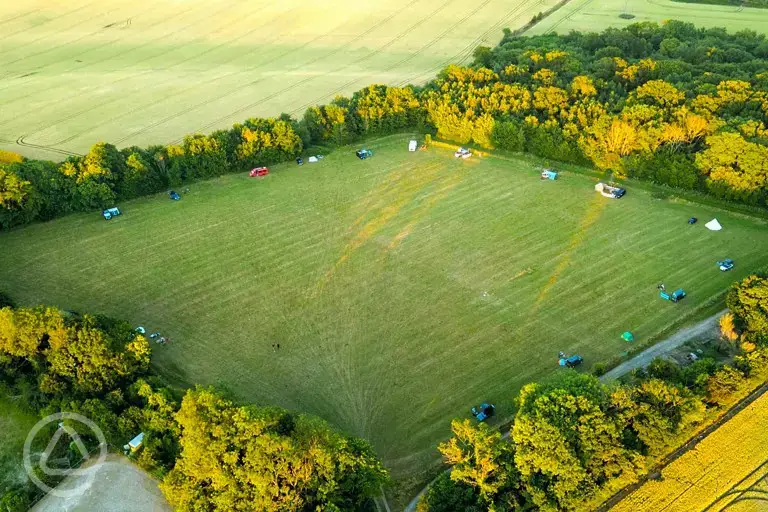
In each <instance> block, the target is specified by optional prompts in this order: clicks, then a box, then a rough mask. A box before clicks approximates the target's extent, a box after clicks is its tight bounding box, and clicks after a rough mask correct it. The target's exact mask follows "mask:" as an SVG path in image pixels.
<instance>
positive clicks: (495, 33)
mask: <svg viewBox="0 0 768 512" xmlns="http://www.w3.org/2000/svg"><path fill="white" fill-rule="evenodd" d="M556 2H557V0H482V1H478V2H458V1H453V0H415V1H412V0H389V1H387V2H359V1H354V0H318V1H314V2H305V1H302V0H281V1H279V2H271V1H265V0H253V1H244V0H218V1H215V2H211V1H209V0H185V1H183V2H179V1H176V0H130V1H129V0H111V1H109V2H94V1H92V0H73V1H71V2H61V1H55V0H25V1H22V2H12V1H6V2H0V28H1V29H2V30H0V70H2V73H1V74H0V112H2V117H1V118H0V148H2V149H6V150H11V151H17V152H19V153H22V154H24V155H25V156H27V157H35V158H47V159H58V160H61V159H64V158H65V157H66V156H67V154H68V153H69V152H76V153H85V152H86V151H87V150H88V148H89V147H90V146H91V145H92V144H93V143H95V142H97V141H106V142H110V143H113V144H115V145H117V146H118V147H126V146H131V145H139V146H146V145H149V144H167V143H170V142H173V141H176V140H180V139H181V138H182V137H183V136H184V135H186V134H188V133H194V132H201V131H202V132H211V131H213V130H215V129H218V128H228V127H230V126H231V125H232V124H233V123H235V122H242V121H243V120H245V119H247V118H249V117H256V116H262V117H265V116H277V115H279V114H280V113H281V112H289V113H291V114H293V115H295V116H298V117H300V116H301V115H302V114H303V113H304V111H305V110H306V108H307V107H308V106H311V105H315V104H317V103H323V102H327V101H329V100H331V99H332V98H333V97H334V96H336V95H337V94H347V95H348V94H350V93H352V92H354V91H356V90H359V89H361V88H363V87H366V86H368V85H370V84H372V83H385V84H388V85H405V84H408V83H422V82H424V81H426V80H428V79H431V78H433V77H434V75H435V74H436V73H437V72H438V71H439V70H440V69H441V68H442V67H444V66H446V65H447V64H449V63H461V62H464V61H466V60H468V59H470V58H471V55H472V51H473V50H474V49H475V47H476V46H478V45H481V44H483V45H486V46H494V45H496V43H498V41H499V40H500V39H501V37H502V35H503V34H502V29H504V28H507V27H509V28H511V29H514V28H517V27H520V26H522V25H524V24H525V23H527V22H528V21H529V20H530V19H531V17H533V16H534V15H535V14H536V13H538V12H539V11H542V10H546V9H548V8H549V7H551V6H552V5H554V4H555V3H556Z"/></svg>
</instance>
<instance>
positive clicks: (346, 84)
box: [291, 0, 527, 115]
mask: <svg viewBox="0 0 768 512" xmlns="http://www.w3.org/2000/svg"><path fill="white" fill-rule="evenodd" d="M491 1H492V0H486V1H485V2H484V3H483V4H482V5H480V6H479V7H477V8H475V9H474V10H473V11H471V12H470V13H469V14H467V15H466V16H465V17H464V18H462V19H461V20H459V21H458V22H456V23H454V24H453V25H451V26H450V27H449V28H448V29H447V30H446V31H444V32H443V33H441V34H440V35H439V36H437V38H435V39H433V40H432V41H430V42H429V43H428V44H426V45H424V46H422V47H421V48H419V49H418V50H417V51H415V52H413V53H411V54H410V55H409V56H407V57H405V58H403V59H401V60H399V61H398V62H396V63H395V64H393V65H392V68H397V67H399V66H401V65H403V64H405V63H406V62H409V61H410V60H412V59H413V58H414V57H416V56H418V55H421V54H422V52H423V51H424V50H426V49H428V48H431V47H432V46H434V45H435V44H437V43H438V42H439V41H440V40H442V39H443V38H444V37H445V35H446V34H447V33H450V32H452V31H453V30H454V29H455V28H456V27H458V26H460V25H461V24H463V23H464V22H465V21H466V20H468V19H469V18H471V17H472V16H474V15H475V14H477V12H478V11H480V10H481V9H483V8H484V7H485V6H486V5H488V4H489V3H490V2H491ZM526 1H527V0H526ZM450 3H452V0H449V1H448V2H446V4H443V6H441V7H440V8H439V9H438V11H442V10H443V8H444V7H445V6H446V5H447V4H450ZM431 16H434V13H433V14H430V17H431ZM420 24H421V23H419V25H420ZM489 31H490V29H489ZM486 33H487V32H486ZM396 39H399V38H396ZM475 41H477V39H475ZM393 42H394V41H393ZM389 44H391V43H389ZM389 44H388V45H387V46H389ZM469 46H473V43H470V45H469ZM465 48H466V47H465ZM379 51H380V50H378V51H376V52H374V54H376V53H379ZM463 51H464V50H462V51H461V52H459V53H460V54H461V53H462V52H463ZM374 54H371V55H369V56H366V57H364V58H361V59H358V61H355V62H353V63H352V64H356V63H357V62H359V61H361V60H366V59H368V58H370V57H371V56H373V55H374ZM453 58H454V57H451V59H449V60H452V59H453ZM348 66H349V65H347V66H345V68H346V67H348ZM443 66H444V63H443V64H441V65H440V66H438V67H437V68H434V69H440V68H442V67H443ZM345 68H342V69H345ZM430 73H431V72H430ZM418 76H422V75H421V74H420V75H418ZM410 80H411V78H408V79H407V80H406V81H405V82H407V81H410ZM359 81H360V78H355V79H354V80H350V81H349V82H347V83H345V84H344V85H342V86H341V87H338V88H337V89H336V90H334V91H332V92H330V93H327V94H324V95H323V96H319V97H317V98H315V99H314V100H312V101H309V102H307V103H305V104H304V105H302V106H300V107H298V108H296V109H294V110H292V111H291V114H292V115H296V114H298V113H300V112H302V111H303V110H305V109H307V108H308V107H309V106H311V105H313V104H317V103H318V102H319V101H322V99H323V98H327V97H329V96H331V95H334V94H337V93H339V92H341V91H343V90H344V89H346V88H347V87H349V86H351V85H352V84H354V83H355V82H359ZM403 83H404V82H403V81H401V82H399V83H397V84H396V86H397V87H401V86H402V85H403Z"/></svg>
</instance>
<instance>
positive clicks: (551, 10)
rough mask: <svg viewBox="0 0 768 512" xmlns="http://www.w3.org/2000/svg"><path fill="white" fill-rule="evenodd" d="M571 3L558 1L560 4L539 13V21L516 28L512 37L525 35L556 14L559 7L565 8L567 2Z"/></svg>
mask: <svg viewBox="0 0 768 512" xmlns="http://www.w3.org/2000/svg"><path fill="white" fill-rule="evenodd" d="M571 1H572V0H561V1H560V2H558V3H557V4H555V5H553V6H552V7H550V8H549V9H547V10H546V11H544V12H542V13H541V14H542V16H541V18H539V19H538V20H536V21H533V19H531V21H529V22H528V23H526V24H525V25H524V26H522V27H520V28H518V29H517V30H514V31H513V32H512V35H513V36H514V37H520V36H522V35H523V34H525V33H526V32H528V31H529V30H531V29H532V28H533V27H535V26H536V25H538V24H539V23H541V22H542V21H544V20H545V19H547V18H549V17H550V16H551V15H553V14H555V13H556V12H557V11H558V10H559V9H560V8H561V7H565V6H566V4H568V3H569V2H571Z"/></svg>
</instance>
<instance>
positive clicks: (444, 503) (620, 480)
mask: <svg viewBox="0 0 768 512" xmlns="http://www.w3.org/2000/svg"><path fill="white" fill-rule="evenodd" d="M726 303H727V305H728V309H729V313H727V314H726V315H724V316H723V318H721V321H720V327H721V332H722V335H723V340H722V342H721V345H720V347H719V349H720V350H721V351H722V352H723V354H724V355H727V356H733V357H732V362H730V363H727V364H719V363H717V362H716V361H715V360H714V359H712V358H709V357H705V358H701V359H698V360H696V361H695V362H693V363H692V364H690V365H688V366H684V367H681V366H679V365H677V364H675V363H672V362H670V361H668V360H665V359H657V360H655V361H653V362H652V363H651V364H650V366H649V367H648V368H647V369H645V370H636V371H635V372H633V374H632V375H631V376H630V378H629V379H628V380H627V382H625V383H620V384H617V385H611V386H606V385H604V384H601V383H600V381H599V380H598V379H597V378H596V377H594V376H591V375H585V374H577V373H576V372H573V371H568V372H565V373H563V374H561V375H559V376H557V377H556V378H554V379H551V380H548V381H545V382H539V383H531V384H527V385H525V386H523V388H522V389H521V390H520V393H519V395H518V396H517V400H516V403H517V407H518V409H517V413H516V415H515V418H514V421H513V424H512V429H511V435H510V439H509V440H506V439H502V437H501V435H500V433H499V432H498V431H493V430H491V429H490V428H489V427H488V426H487V425H486V424H484V423H480V424H477V423H473V422H471V421H470V420H456V421H454V422H453V424H452V430H453V437H452V438H451V439H450V440H448V441H447V442H444V443H442V444H441V445H440V446H439V450H440V452H441V453H442V455H443V459H444V461H445V463H446V464H448V465H449V466H450V468H451V471H450V473H443V474H441V475H440V476H439V477H438V479H437V480H436V481H435V483H434V484H433V485H432V486H431V488H430V490H429V491H428V493H427V494H426V495H425V496H424V498H422V500H421V501H420V503H419V506H418V507H419V508H418V510H419V511H420V512H449V511H455V510H466V511H476V512H479V511H502V510H515V509H523V510H525V509H532V510H543V511H564V510H565V511H577V510H583V511H586V510H594V509H595V508H596V507H597V506H599V504H600V503H602V502H603V501H604V500H605V499H607V498H608V497H610V496H611V495H612V494H614V493H615V492H617V491H618V490H620V489H621V488H623V487H625V486H626V485H629V484H632V483H634V482H636V481H637V480H638V478H639V477H640V476H642V475H644V474H646V473H647V472H648V471H649V470H650V469H651V468H652V467H653V464H654V463H655V462H657V461H659V460H660V459H661V457H663V456H664V455H665V454H666V453H669V452H670V451H672V450H673V449H674V448H676V447H677V446H678V445H679V444H682V442H683V441H684V440H685V439H687V437H688V436H689V435H690V433H691V432H692V431H693V429H694V428H695V427H696V426H697V425H700V424H701V423H702V422H703V421H704V420H705V419H706V418H707V417H712V416H713V412H716V411H717V410H719V409H721V408H723V407H727V406H730V405H732V404H733V403H735V402H736V401H738V400H739V399H741V398H743V397H744V396H746V394H747V393H749V392H750V391H751V390H752V389H753V388H754V387H756V385H758V384H759V383H762V382H765V381H766V379H768V278H766V277H761V276H756V275H753V276H749V277H747V278H746V279H744V280H742V281H741V282H738V283H735V284H734V285H732V287H731V288H730V289H729V291H728V294H727V299H726Z"/></svg>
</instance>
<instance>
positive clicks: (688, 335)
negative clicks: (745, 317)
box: [600, 309, 728, 382]
mask: <svg viewBox="0 0 768 512" xmlns="http://www.w3.org/2000/svg"><path fill="white" fill-rule="evenodd" d="M727 312H728V310H727V309H724V310H723V311H720V312H719V313H717V314H715V315H712V316H711V317H709V318H707V319H706V320H702V321H701V322H699V323H697V324H695V325H692V326H690V327H686V328H685V329H680V330H679V331H677V332H676V333H675V334H673V335H672V336H670V337H669V338H667V339H666V340H664V341H660V342H659V343H656V344H655V345H653V346H652V347H650V348H648V349H646V350H644V351H642V352H640V353H639V354H637V355H636V356H635V357H633V358H632V359H630V360H629V361H624V362H623V363H621V364H620V365H619V366H617V367H616V368H614V369H613V370H611V371H609V372H606V373H605V375H603V376H602V377H600V380H601V381H602V382H609V381H612V380H616V379H618V378H619V377H621V376H622V375H624V374H627V373H629V372H631V371H632V370H634V369H635V368H645V367H646V366H648V364H650V362H651V361H653V360H654V359H656V358H657V357H659V356H663V355H664V354H667V353H669V352H671V351H672V350H674V349H676V348H677V347H679V346H680V345H682V344H684V343H685V342H687V341H690V340H692V339H694V338H698V337H700V336H703V335H709V336H711V335H713V334H714V335H715V336H716V335H717V329H718V321H719V319H720V317H721V316H723V315H724V314H725V313H727Z"/></svg>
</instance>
